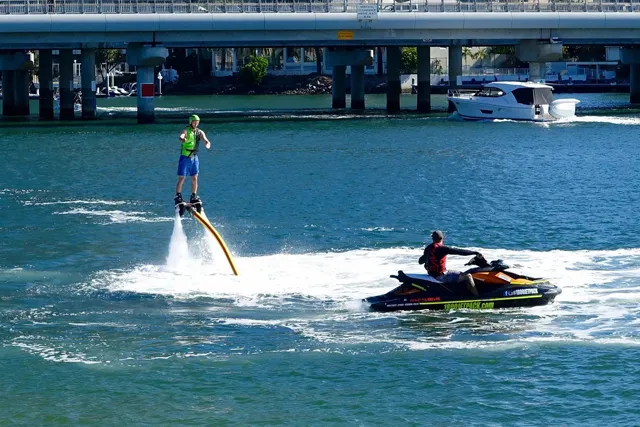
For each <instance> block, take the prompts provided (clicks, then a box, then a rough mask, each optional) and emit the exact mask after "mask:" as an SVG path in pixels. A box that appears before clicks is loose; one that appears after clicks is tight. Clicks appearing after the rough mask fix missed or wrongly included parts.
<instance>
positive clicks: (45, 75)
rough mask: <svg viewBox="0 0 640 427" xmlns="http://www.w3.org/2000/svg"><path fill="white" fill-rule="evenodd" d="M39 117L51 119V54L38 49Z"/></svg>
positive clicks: (48, 51)
mask: <svg viewBox="0 0 640 427" xmlns="http://www.w3.org/2000/svg"><path fill="white" fill-rule="evenodd" d="M39 53H40V74H39V75H38V77H39V79H40V99H39V101H38V103H39V105H40V119H42V120H53V54H52V52H51V51H50V50H40V51H39Z"/></svg>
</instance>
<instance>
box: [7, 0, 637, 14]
mask: <svg viewBox="0 0 640 427" xmlns="http://www.w3.org/2000/svg"><path fill="white" fill-rule="evenodd" d="M359 4H368V5H371V6H374V5H375V6H377V10H378V13H393V12H395V13H402V12H433V13H438V12H639V11H640V0H635V1H633V0H632V1H624V2H618V1H611V0H549V1H546V0H542V1H541V0H526V1H525V0H406V1H394V0H377V2H376V1H375V0H369V1H367V0H364V1H362V2H360V1H353V0H300V1H298V0H246V1H244V0H204V1H203V0H197V1H195V0H0V14H8V15H28V14H34V15H39V14H138V13H144V14H154V13H156V14H165V13H294V12H295V13H305V12H306V13H310V12H315V13H356V12H357V10H358V5H359Z"/></svg>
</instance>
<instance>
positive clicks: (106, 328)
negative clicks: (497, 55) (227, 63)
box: [0, 95, 640, 426]
mask: <svg viewBox="0 0 640 427" xmlns="http://www.w3.org/2000/svg"><path fill="white" fill-rule="evenodd" d="M575 96H576V97H579V98H582V97H584V98H586V102H585V104H588V107H589V106H590V107H589V108H592V109H593V111H591V110H589V108H585V109H584V110H583V112H582V114H580V112H579V117H578V118H576V119H575V120H571V121H566V122H562V123H552V124H531V123H515V122H509V121H500V122H488V123H468V122H462V121H459V120H455V119H449V118H447V117H446V115H435V116H427V117H424V116H412V115H409V116H398V117H387V116H386V115H384V114H382V113H380V114H377V113H376V114H374V115H372V116H371V117H367V118H360V119H358V118H354V117H350V116H349V115H346V116H331V117H324V118H323V116H316V115H315V113H314V115H310V116H309V117H306V118H304V117H303V118H300V117H298V118H296V119H291V118H290V119H287V120H285V119H283V118H282V117H281V116H279V115H274V116H273V117H271V118H267V119H264V118H262V119H260V120H242V121H239V120H229V121H225V120H224V119H220V118H216V117H215V115H213V113H212V111H214V110H216V109H217V108H218V107H217V106H212V107H211V108H210V110H208V109H207V107H206V105H204V104H203V105H204V106H203V105H199V106H198V108H200V110H198V109H196V110H197V111H201V112H204V114H205V116H204V117H203V121H202V124H201V127H202V128H203V129H204V130H205V131H207V134H208V135H209V136H210V138H211V139H212V141H213V148H212V150H211V151H209V152H203V153H201V156H200V163H201V176H200V186H201V189H200V195H201V197H202V199H203V200H204V203H205V212H206V214H207V216H208V217H209V219H210V220H211V222H212V223H213V224H214V226H215V227H216V229H217V230H218V231H219V232H220V233H221V234H222V236H223V238H224V240H225V241H226V243H227V245H228V246H229V248H230V249H231V251H232V253H233V256H234V260H235V262H236V265H237V266H238V269H239V272H240V275H239V276H237V277H235V276H233V275H232V273H231V269H230V267H229V265H228V264H227V263H226V260H225V258H224V255H223V254H222V252H221V251H220V249H219V247H218V246H216V244H215V243H214V242H213V241H212V240H211V238H210V237H208V236H207V235H205V234H204V232H203V230H202V227H201V226H200V225H199V224H197V223H196V222H195V221H194V220H193V219H191V218H190V217H188V216H186V217H185V218H184V219H183V220H182V221H181V222H180V221H176V219H175V218H174V215H173V211H172V198H173V191H174V187H175V178H176V177H175V171H176V167H177V157H178V152H179V148H178V147H179V145H178V142H177V136H178V134H179V132H180V130H181V129H182V127H183V123H182V121H178V120H174V119H172V118H171V117H173V116H172V115H171V114H174V113H175V114H179V112H180V111H175V110H172V109H173V108H174V107H171V106H167V107H166V108H167V112H169V113H171V114H168V115H167V118H166V119H162V117H163V116H162V114H160V120H159V122H160V123H159V124H156V125H144V126H141V125H135V123H134V120H133V119H131V118H128V117H129V116H130V112H129V113H127V110H126V109H127V108H129V107H127V106H124V107H123V106H117V105H111V104H102V106H101V110H100V111H101V115H102V118H103V119H102V120H99V121H98V122H97V123H88V124H73V125H63V124H54V125H43V124H39V123H29V122H27V123H26V124H24V125H19V124H16V123H13V124H7V123H4V124H3V125H0V126H2V127H1V128H0V138H2V142H3V146H4V147H5V159H4V168H3V171H2V172H1V173H0V217H1V218H2V221H1V222H0V230H1V233H2V239H1V240H0V375H1V378H2V381H0V384H1V385H0V393H1V395H2V399H0V423H4V424H22V425H41V424H51V425H116V424H117V425H345V424H346V425H362V426H370V425H385V426H386V425H442V426H445V425H446V426H449V425H482V426H485V425H509V426H511V425H522V426H525V425H526V426H528V425H563V426H564V425H599V424H602V423H610V424H612V425H638V423H639V420H640V410H639V409H638V407H637V396H638V395H639V393H640V386H639V385H638V384H640V369H639V366H640V365H638V362H637V361H638V359H639V357H640V347H639V344H640V334H639V333H638V325H640V308H639V307H638V302H639V301H640V280H639V277H640V238H639V237H638V233H637V230H640V220H639V219H638V214H637V211H638V208H639V207H640V200H639V198H640V196H639V194H640V191H639V190H640V184H639V182H638V179H637V177H638V176H639V174H640V162H639V160H640V146H639V145H638V142H637V141H638V138H637V132H638V129H639V126H640V119H638V118H636V117H635V116H632V115H629V114H626V115H620V114H611V113H610V110H607V108H611V107H614V108H615V107H618V106H621V105H622V102H621V98H620V99H619V98H618V97H616V96H615V95H590V96H586V95H579V96H578V95H575ZM599 97H600V98H599ZM167 99H169V98H167ZM242 99H243V98H229V104H233V103H237V104H238V105H240V104H241V101H242ZM250 99H252V98H244V102H245V103H247V102H249V101H248V100H250ZM260 99H262V98H260ZM274 99H275V98H274ZM278 99H280V100H281V99H282V98H278ZM290 100H291V98H287V102H289V101H290ZM107 101H109V100H107ZM179 101H180V100H176V101H175V102H179ZM183 101H184V100H183ZM117 102H122V101H119V100H118V101H117ZM167 102H169V101H167ZM171 102H174V101H171ZM202 102H203V103H204V101H202ZM216 102H217V101H216ZM261 102H263V101H261ZM274 102H275V101H274ZM283 102H284V101H283ZM300 102H301V103H304V102H306V101H305V100H301V101H300ZM314 102H316V101H314ZM317 102H319V101H317ZM601 104H602V105H601ZM296 105H299V104H296ZM602 106H604V107H606V108H603V107H602ZM283 108H284V107H283ZM274 109H278V106H277V105H275V106H274ZM113 112H117V113H118V114H116V115H117V116H118V117H119V118H117V119H114V120H108V119H107V118H105V116H108V115H109V114H112V113H113ZM127 114H129V116H127ZM207 114H209V116H207ZM185 185H186V188H185V190H184V193H185V194H188V193H189V190H190V187H189V184H185ZM435 228H439V229H442V230H443V231H444V232H445V234H446V240H445V243H447V244H450V245H454V246H459V247H466V248H472V249H476V250H480V251H481V252H482V253H483V254H485V256H486V257H487V258H490V259H497V258H501V259H503V260H504V261H505V262H506V263H507V264H509V265H512V266H513V267H514V269H515V270H516V271H520V272H523V273H529V274H534V275H540V276H545V277H548V278H549V279H550V280H552V281H553V282H554V283H556V284H558V285H559V286H560V287H561V288H562V290H563V293H562V294H561V295H560V296H559V297H558V298H557V300H556V302H555V303H554V304H552V305H549V306H545V307H538V308H532V309H509V310H497V311H492V312H477V311H475V312H474V311H467V310H460V311H450V312H419V313H390V314H380V313H370V312H368V311H367V310H366V307H363V306H362V304H361V303H360V300H361V299H362V298H363V297H367V296H371V295H377V294H380V293H382V292H385V291H387V290H389V289H391V288H392V287H393V286H395V283H396V282H395V281H394V280H393V279H391V278H389V275H390V274H394V273H396V272H397V271H398V270H400V269H402V270H404V271H413V272H420V269H421V267H420V266H419V265H418V264H417V258H418V257H419V255H420V254H421V250H422V247H423V245H424V244H425V242H426V241H427V237H428V235H429V234H430V232H431V231H432V230H433V229H435ZM466 261H467V259H466V258H465V257H450V259H449V266H450V268H454V269H462V268H464V267H463V264H464V263H465V262H466Z"/></svg>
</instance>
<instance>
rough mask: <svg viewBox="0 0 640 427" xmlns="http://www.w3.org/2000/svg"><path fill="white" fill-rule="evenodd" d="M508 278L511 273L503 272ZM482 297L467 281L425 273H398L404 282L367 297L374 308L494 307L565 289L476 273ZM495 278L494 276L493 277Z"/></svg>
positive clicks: (535, 301)
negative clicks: (450, 280) (449, 281)
mask: <svg viewBox="0 0 640 427" xmlns="http://www.w3.org/2000/svg"><path fill="white" fill-rule="evenodd" d="M502 273H503V274H502V275H503V276H504V277H506V276H507V274H508V272H504V271H503V272H502ZM473 276H474V280H475V282H476V288H477V289H478V291H479V294H480V296H479V297H475V296H473V294H471V292H469V291H468V290H467V289H466V286H465V285H464V284H460V283H459V284H454V285H451V284H444V283H441V282H438V281H437V280H435V279H433V278H430V277H429V276H427V275H423V274H411V275H406V274H404V273H403V272H401V271H400V272H398V276H392V277H396V278H398V280H400V281H401V282H402V284H401V285H400V286H398V287H396V288H394V289H393V290H391V291H390V292H388V293H386V294H384V295H378V296H374V297H369V298H364V299H363V302H365V303H367V304H369V305H370V309H371V310H373V311H397V310H459V309H471V310H491V309H499V308H512V307H533V306H540V305H546V304H549V303H551V302H553V301H554V299H555V298H556V296H558V295H559V294H560V293H561V292H562V290H561V289H560V288H558V287H557V286H555V285H553V284H552V283H550V282H549V281H547V280H543V279H531V278H524V277H523V276H518V278H511V280H510V281H505V283H504V284H498V283H488V282H490V280H489V279H490V277H489V276H486V275H485V276H484V277H483V276H482V273H480V274H477V275H476V274H473ZM491 277H493V276H491Z"/></svg>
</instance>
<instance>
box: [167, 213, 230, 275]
mask: <svg viewBox="0 0 640 427" xmlns="http://www.w3.org/2000/svg"><path fill="white" fill-rule="evenodd" d="M181 204H182V206H184V207H185V208H186V209H187V210H188V211H189V212H190V213H191V215H192V216H193V217H194V218H195V219H196V220H197V221H198V222H199V223H200V224H202V226H203V227H204V228H205V229H206V230H207V231H209V233H211V234H213V237H215V238H216V240H217V241H218V244H219V245H220V247H221V248H222V251H223V252H224V254H225V256H226V257H227V261H229V265H230V266H231V270H233V274H235V275H236V276H237V275H238V269H237V268H236V265H235V263H234V262H233V258H232V257H231V252H229V248H227V245H226V244H225V243H224V240H222V236H220V233H218V232H217V231H216V229H215V228H214V226H213V225H211V223H210V222H209V221H207V219H206V218H205V217H203V216H202V214H201V213H200V212H198V210H197V209H196V208H195V207H194V206H195V204H193V205H192V204H191V203H184V202H183V203H181ZM176 209H177V207H176ZM200 209H202V205H200ZM181 216H182V215H181Z"/></svg>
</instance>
